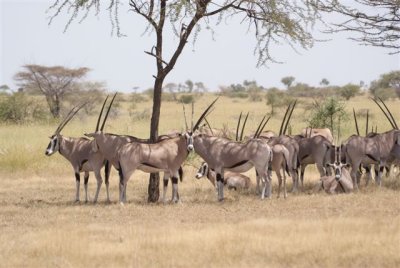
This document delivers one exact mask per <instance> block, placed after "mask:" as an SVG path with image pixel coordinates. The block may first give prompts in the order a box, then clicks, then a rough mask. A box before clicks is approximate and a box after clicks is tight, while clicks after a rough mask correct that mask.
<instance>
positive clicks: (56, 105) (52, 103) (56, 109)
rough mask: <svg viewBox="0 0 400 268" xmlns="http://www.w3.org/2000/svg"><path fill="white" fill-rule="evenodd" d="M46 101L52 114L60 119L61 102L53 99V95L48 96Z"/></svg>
mask: <svg viewBox="0 0 400 268" xmlns="http://www.w3.org/2000/svg"><path fill="white" fill-rule="evenodd" d="M46 101H47V104H48V105H49V109H50V113H51V115H52V116H53V117H54V118H59V117H60V101H58V99H55V98H53V97H52V96H51V95H46Z"/></svg>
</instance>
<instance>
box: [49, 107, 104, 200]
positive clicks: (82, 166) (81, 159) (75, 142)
mask: <svg viewBox="0 0 400 268" xmlns="http://www.w3.org/2000/svg"><path fill="white" fill-rule="evenodd" d="M80 108H82V106H81V107H79V108H78V109H75V108H74V109H72V110H71V112H70V113H69V114H68V115H67V117H66V118H65V119H64V120H63V121H62V122H61V123H60V125H59V126H58V128H57V130H56V131H55V133H54V134H53V135H52V136H51V137H50V143H49V145H48V146H47V149H46V152H45V154H46V155H47V156H50V155H52V154H54V153H55V152H57V151H58V152H59V153H60V154H61V155H62V156H63V157H64V158H65V159H67V160H68V161H69V162H70V163H71V165H72V167H73V169H74V172H75V180H76V198H75V200H76V201H79V188H80V172H84V173H85V175H84V185H85V201H86V202H87V201H88V192H87V191H88V181H89V172H90V171H93V172H94V174H95V176H96V180H97V190H96V195H95V197H94V200H93V201H94V202H97V198H98V196H99V191H100V187H101V184H102V183H103V179H102V178H101V174H100V171H101V168H102V167H103V166H104V165H105V180H106V185H107V186H108V181H109V175H110V165H109V163H108V162H107V161H106V160H105V159H104V157H103V155H102V154H101V153H100V152H97V151H95V150H93V143H94V141H90V140H88V139H86V138H70V137H64V136H62V135H61V134H60V132H61V130H62V129H63V128H64V127H65V125H66V124H67V123H68V122H69V121H70V120H71V119H72V117H73V116H74V115H75V114H76V113H77V112H78V111H79V109H80ZM107 201H110V198H109V192H108V187H107Z"/></svg>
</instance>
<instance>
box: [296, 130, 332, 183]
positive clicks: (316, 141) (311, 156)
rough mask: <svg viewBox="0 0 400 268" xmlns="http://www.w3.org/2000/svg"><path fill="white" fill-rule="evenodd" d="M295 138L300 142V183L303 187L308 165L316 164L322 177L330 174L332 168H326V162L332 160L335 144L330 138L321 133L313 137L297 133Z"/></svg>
mask: <svg viewBox="0 0 400 268" xmlns="http://www.w3.org/2000/svg"><path fill="white" fill-rule="evenodd" d="M294 138H295V139H296V140H297V142H298V144H299V154H298V159H299V163H300V183H301V188H302V189H303V181H304V171H305V169H306V166H307V165H310V164H316V166H317V169H318V171H319V174H320V176H321V177H322V176H326V175H330V169H329V168H326V164H327V163H331V162H332V159H331V155H332V153H331V151H332V150H333V145H332V143H331V142H330V141H329V140H328V139H326V138H325V137H323V136H319V135H317V136H313V137H311V138H306V137H303V136H300V135H297V136H295V137H294Z"/></svg>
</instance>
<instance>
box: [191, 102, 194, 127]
mask: <svg viewBox="0 0 400 268" xmlns="http://www.w3.org/2000/svg"><path fill="white" fill-rule="evenodd" d="M193 116H194V102H193V101H192V122H191V123H190V129H193Z"/></svg>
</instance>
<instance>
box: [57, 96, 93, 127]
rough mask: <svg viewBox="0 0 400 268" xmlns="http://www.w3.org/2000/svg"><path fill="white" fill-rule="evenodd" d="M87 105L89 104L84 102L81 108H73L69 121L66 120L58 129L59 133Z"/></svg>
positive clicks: (68, 117)
mask: <svg viewBox="0 0 400 268" xmlns="http://www.w3.org/2000/svg"><path fill="white" fill-rule="evenodd" d="M86 104H87V102H84V103H82V104H81V105H80V106H79V107H78V106H75V107H74V108H72V110H71V111H70V112H69V113H68V116H67V119H66V120H64V122H63V124H62V126H61V127H60V128H59V129H58V133H60V132H61V130H62V129H63V128H64V127H65V126H66V125H67V124H68V122H69V121H70V120H71V119H72V118H73V117H74V116H75V115H76V113H77V112H79V110H80V109H82V107H83V106H85V105H86ZM74 109H76V110H75V111H74ZM72 111H73V112H72ZM71 112H72V113H71Z"/></svg>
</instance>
